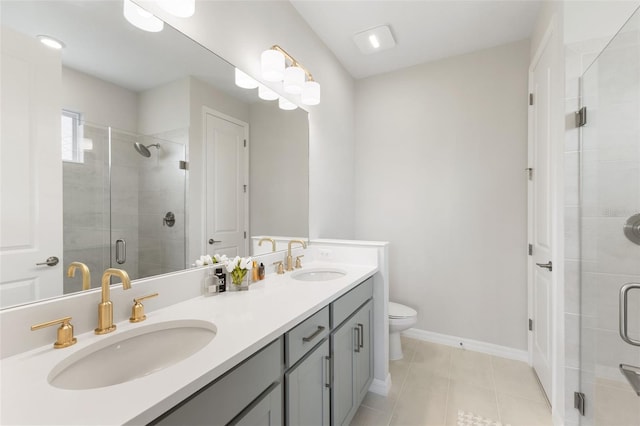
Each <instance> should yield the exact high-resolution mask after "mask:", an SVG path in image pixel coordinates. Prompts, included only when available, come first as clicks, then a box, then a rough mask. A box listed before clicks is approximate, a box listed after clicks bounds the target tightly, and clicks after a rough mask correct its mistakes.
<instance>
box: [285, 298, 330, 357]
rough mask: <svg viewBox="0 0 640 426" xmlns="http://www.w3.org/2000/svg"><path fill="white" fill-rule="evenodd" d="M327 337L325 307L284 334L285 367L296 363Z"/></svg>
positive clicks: (327, 313)
mask: <svg viewBox="0 0 640 426" xmlns="http://www.w3.org/2000/svg"><path fill="white" fill-rule="evenodd" d="M328 335H329V307H328V306H325V307H324V308H323V309H322V310H320V311H318V312H316V313H315V314H313V315H312V316H310V317H309V318H307V319H306V320H304V321H303V322H301V323H300V324H298V325H297V326H295V327H294V328H293V329H291V331H289V332H288V333H286V334H285V354H286V364H287V367H291V366H292V365H293V364H295V363H296V362H298V360H299V359H300V358H302V357H303V356H304V354H306V353H307V352H308V351H309V350H310V349H312V348H313V347H314V346H315V345H317V344H318V343H320V342H321V341H322V339H324V338H325V337H326V336H328Z"/></svg>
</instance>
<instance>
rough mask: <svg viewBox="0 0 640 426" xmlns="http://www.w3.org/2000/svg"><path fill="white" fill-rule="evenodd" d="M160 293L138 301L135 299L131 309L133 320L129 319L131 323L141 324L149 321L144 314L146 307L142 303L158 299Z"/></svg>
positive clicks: (139, 298) (143, 297)
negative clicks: (154, 298)
mask: <svg viewBox="0 0 640 426" xmlns="http://www.w3.org/2000/svg"><path fill="white" fill-rule="evenodd" d="M157 295H158V293H153V294H148V295H146V296H142V297H138V298H137V299H133V306H132V307H131V318H129V322H140V321H144V320H146V319H147V316H146V315H145V314H144V305H143V304H142V303H140V302H142V301H143V300H147V299H151V298H152V297H156V296H157Z"/></svg>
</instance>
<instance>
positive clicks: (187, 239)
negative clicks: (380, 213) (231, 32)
mask: <svg viewBox="0 0 640 426" xmlns="http://www.w3.org/2000/svg"><path fill="white" fill-rule="evenodd" d="M121 6H122V5H121V3H120V2H117V1H100V0H97V1H91V2H88V1H82V2H78V1H72V0H69V1H62V0H61V1H55V2H52V1H30V0H20V1H11V0H3V1H2V2H0V19H1V22H2V61H0V62H1V65H2V73H0V77H1V79H2V82H1V83H2V87H1V89H2V93H3V97H2V101H3V102H2V110H1V111H0V119H1V120H2V122H1V126H0V127H1V129H2V138H1V140H2V144H3V145H2V150H3V160H5V159H8V158H10V160H6V161H8V162H10V164H9V163H7V164H5V162H4V161H3V163H2V164H1V166H2V170H3V179H2V193H3V196H4V195H7V197H12V196H13V194H22V196H21V197H13V198H12V202H11V203H4V202H3V203H2V205H3V207H2V208H3V209H5V208H6V209H8V210H12V209H13V210H15V211H16V212H18V213H19V214H20V215H22V216H21V217H25V219H24V220H14V219H11V218H16V217H17V216H16V215H12V214H10V213H12V212H11V211H8V212H7V211H4V210H3V211H2V215H0V218H1V219H2V220H3V222H2V229H3V232H2V236H1V237H2V241H1V243H2V244H1V246H2V248H3V251H2V254H1V255H0V256H3V257H2V259H0V260H1V261H2V266H3V267H2V270H1V271H0V304H1V305H0V307H7V306H12V305H17V304H23V303H28V302H31V301H35V300H39V299H42V298H48V297H55V296H59V295H62V294H68V293H71V292H74V291H79V290H81V288H82V283H81V280H80V279H79V278H78V277H77V276H76V278H69V277H66V273H65V272H66V268H67V267H68V266H69V264H70V263H71V262H74V261H79V262H82V263H86V264H87V265H88V266H89V267H90V269H91V272H92V273H91V276H92V281H93V282H92V287H93V288H96V287H98V286H99V283H98V282H97V279H98V278H99V277H100V275H101V272H102V271H103V270H104V269H105V268H106V267H109V266H114V267H121V268H123V269H125V270H126V271H127V272H128V273H129V275H130V276H131V278H132V279H136V278H142V277H148V276H153V275H157V274H163V273H167V272H171V271H176V270H180V269H184V268H187V267H190V265H191V263H192V262H193V261H194V259H196V258H197V257H199V256H200V255H201V254H203V253H209V254H213V253H215V252H216V251H217V247H216V246H215V245H214V246H210V245H209V244H208V240H209V239H214V238H212V237H209V236H208V232H209V230H208V229H207V228H206V225H205V223H206V221H207V219H208V218H210V217H211V216H212V215H213V209H218V211H219V212H223V213H224V214H228V213H229V211H231V210H230V209H224V208H222V207H224V205H223V206H221V203H220V201H219V200H218V201H217V202H216V203H211V202H207V196H208V195H207V192H206V191H207V187H208V186H209V187H210V186H211V184H212V183H214V182H215V181H216V180H217V179H218V178H215V179H216V180H214V178H211V176H215V173H222V172H221V171H220V170H219V169H216V170H214V171H213V174H211V172H210V171H208V170H207V169H208V168H210V166H211V164H210V163H208V162H207V161H208V160H205V159H206V158H207V150H209V151H210V152H212V151H211V147H208V146H207V144H208V139H207V134H206V132H205V131H204V129H205V117H206V115H205V114H204V113H203V111H205V110H206V111H209V112H211V111H212V112H213V113H214V114H216V115H217V116H218V117H223V119H224V120H226V121H229V122H234V123H239V124H240V125H241V126H242V128H243V129H244V130H243V132H245V134H246V135H249V136H250V137H244V138H238V139H237V142H238V143H243V144H245V142H244V139H246V148H244V147H243V149H244V151H242V150H240V151H238V152H239V153H240V154H238V155H242V156H245V157H246V165H247V167H246V169H243V170H242V176H243V182H240V185H238V187H235V188H234V191H235V192H234V194H235V195H234V196H233V197H235V198H233V197H231V196H229V194H226V193H225V194H226V195H225V196H227V199H228V200H231V199H236V200H240V201H241V203H240V204H238V205H236V210H237V211H238V212H239V211H243V212H244V217H243V218H242V220H240V219H239V218H235V219H234V218H233V217H226V216H223V217H222V219H224V220H218V221H217V222H216V221H212V223H223V222H224V223H225V224H234V223H235V224H236V225H237V226H235V228H234V229H235V231H236V232H237V235H240V236H242V237H241V238H242V239H245V240H246V242H245V243H243V244H241V245H240V246H241V247H240V248H238V254H241V255H249V254H252V253H255V252H252V247H253V244H252V241H253V238H252V236H253V235H257V236H274V237H285V238H284V239H291V238H296V239H306V238H307V235H308V114H307V113H306V112H305V111H303V110H300V109H298V110H296V111H282V110H280V109H279V108H278V105H277V102H273V101H272V102H269V101H263V100H260V99H259V98H258V96H257V89H256V90H246V89H241V88H239V87H237V86H236V85H235V82H234V67H233V66H232V65H230V64H229V63H227V62H226V61H224V60H223V59H222V58H220V57H218V56H216V55H215V54H213V53H212V52H211V51H209V50H207V49H205V48H204V47H202V46H201V45H200V44H198V43H197V42H195V41H193V40H191V39H190V38H188V37H186V36H185V35H184V34H182V33H180V32H178V31H176V30H175V29H173V28H171V27H170V26H169V25H165V26H164V29H163V30H162V31H161V32H159V33H153V34H152V33H145V32H143V31H141V30H139V29H137V28H135V27H133V26H131V25H130V24H129V23H128V22H127V21H126V20H125V19H124V17H123V16H122V7H121ZM196 13H197V12H196ZM41 34H48V35H51V36H53V37H54V38H56V39H58V40H61V41H62V42H63V43H64V48H63V49H62V50H58V51H53V50H51V49H49V48H48V47H45V46H44V45H42V44H41V43H40V42H39V41H38V40H37V39H36V35H41ZM23 76H30V77H29V78H32V79H33V80H32V81H29V80H28V79H27V78H26V77H25V78H22V77H23ZM30 87H38V88H39V89H38V90H31V89H30ZM25 105H37V108H34V109H32V110H30V111H31V113H25V112H24V111H25V110H24V107H25ZM61 116H62V119H61V118H60V117H61ZM12 118H13V119H12ZM16 118H19V119H16ZM16 135H19V136H16ZM43 135H61V136H60V137H56V136H53V137H51V136H49V137H43ZM16 137H18V139H19V142H20V143H15V142H16ZM8 141H13V142H11V143H10V142H8ZM5 144H6V145H5ZM223 145H224V144H223ZM223 145H220V146H221V147H223ZM227 148H228V147H227ZM225 149H226V148H225ZM223 151H224V152H230V150H228V149H226V151H225V150H224V149H223ZM30 152H32V153H33V152H37V153H38V155H37V156H35V157H32V156H31V155H30V154H29V153H30ZM5 154H6V155H5ZM218 154H221V152H219V153H218ZM218 154H217V155H218ZM61 159H62V161H61ZM230 161H231V160H229V161H226V162H224V161H223V162H221V164H223V165H226V164H229V163H230ZM45 171H46V173H45ZM5 174H6V175H7V176H9V178H6V177H7V176H5ZM13 177H15V179H14V178H13ZM219 177H220V176H219ZM222 177H225V176H224V175H222ZM36 179H42V181H41V182H36ZM30 182H33V184H32V183H30ZM45 185H46V188H47V193H46V194H43V193H38V191H37V188H44V187H45ZM29 191H31V192H29ZM4 200H5V199H4V198H3V201H4ZM30 200H33V202H31V201H30ZM45 201H46V203H45ZM227 205H231V203H230V202H229V203H228V204H227ZM32 206H40V208H41V209H43V208H44V209H45V210H46V212H47V214H46V215H45V216H38V215H39V214H40V213H41V211H38V210H37V209H35V208H33V209H32V210H29V209H30V208H32ZM43 206H46V207H43ZM25 212H27V213H25ZM18 213H16V214H18ZM29 218H33V220H31V219H29ZM234 220H235V222H234ZM5 221H8V222H6V223H5ZM169 224H173V225H171V226H170V225H169ZM225 226H226V225H225ZM231 227H232V226H230V225H229V226H226V228H231ZM223 228H224V227H223ZM6 229H12V231H14V232H12V233H8V232H4V230H6ZM218 230H220V229H216V230H215V231H216V232H217V231H218ZM222 230H223V231H226V230H228V229H222ZM31 236H33V238H31ZM214 240H215V241H218V240H220V238H215V239H214ZM43 242H46V243H47V244H46V245H45V244H43ZM8 247H29V248H30V249H29V250H10V249H8ZM27 252H28V255H26V254H25V253H27ZM52 256H54V257H57V258H59V259H60V262H59V263H58V264H56V265H54V266H41V265H39V266H34V265H36V264H42V262H43V260H44V259H47V258H49V257H52ZM34 277H35V278H34Z"/></svg>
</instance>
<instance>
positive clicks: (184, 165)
mask: <svg viewBox="0 0 640 426" xmlns="http://www.w3.org/2000/svg"><path fill="white" fill-rule="evenodd" d="M179 167H180V170H189V162H188V161H183V160H180V166H179Z"/></svg>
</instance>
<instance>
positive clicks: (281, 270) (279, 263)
mask: <svg viewBox="0 0 640 426" xmlns="http://www.w3.org/2000/svg"><path fill="white" fill-rule="evenodd" d="M273 264H274V265H276V272H277V273H278V274H279V275H282V274H284V262H283V261H282V260H279V261H277V262H273Z"/></svg>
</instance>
